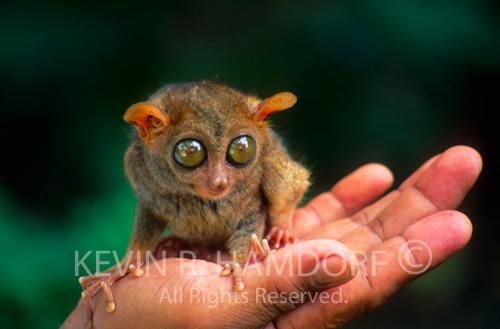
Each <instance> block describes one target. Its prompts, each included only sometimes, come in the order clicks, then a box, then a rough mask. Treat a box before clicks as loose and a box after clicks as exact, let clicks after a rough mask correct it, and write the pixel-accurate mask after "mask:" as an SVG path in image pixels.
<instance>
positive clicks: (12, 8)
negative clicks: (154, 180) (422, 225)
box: [0, 0, 500, 328]
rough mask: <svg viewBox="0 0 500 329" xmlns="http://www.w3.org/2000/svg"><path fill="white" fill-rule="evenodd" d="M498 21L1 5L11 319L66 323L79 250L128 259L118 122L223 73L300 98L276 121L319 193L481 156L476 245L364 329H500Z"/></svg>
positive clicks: (387, 6) (365, 321)
mask: <svg viewBox="0 0 500 329" xmlns="http://www.w3.org/2000/svg"><path fill="white" fill-rule="evenodd" d="M499 17H500V7H499V5H498V3H497V2H495V1H465V0H459V1H457V0H456V1H416V0H400V1H387V0H385V1H384V0H375V1H374V0H372V1H356V2H354V1H317V0H311V1H307V2H306V1H287V2H284V1H266V2H263V1H262V2H235V1H217V2H212V1H211V2H208V1H206V2H202V1H187V2H169V1H163V2H159V1H158V2H156V3H152V4H150V5H146V4H138V3H137V2H120V3H102V2H95V3H92V2H88V1H87V2H78V1H74V2H63V1H45V2H43V3H38V2H35V1H31V2H30V1H27V2H23V3H10V4H9V3H2V4H0V99H1V112H0V119H1V122H2V132H1V133H2V153H3V156H2V160H1V175H0V246H1V248H0V255H1V259H2V260H3V262H4V264H6V265H7V266H6V268H4V269H3V270H2V271H0V289H1V290H0V299H1V300H2V305H3V306H2V307H1V308H0V327H2V328H28V327H29V328H49V327H55V326H58V325H60V324H61V323H62V322H63V321H64V319H65V317H66V316H67V315H68V314H69V313H70V311H71V310H72V309H73V307H74V306H75V305H76V303H77V301H78V299H79V296H80V294H79V293H80V288H79V285H78V282H77V277H76V276H75V252H76V251H78V252H79V253H80V254H79V255H84V254H85V253H86V252H87V251H89V250H92V251H95V250H116V251H117V252H118V254H119V255H120V256H121V255H123V253H124V252H125V249H126V245H127V242H128V238H129V235H130V231H131V226H132V220H133V215H134V207H135V199H134V196H133V194H132V192H131V189H130V187H129V186H128V183H127V181H126V179H125V175H124V173H123V164H122V157H123V154H124V152H125V150H126V147H127V145H128V138H127V135H128V131H129V130H128V127H127V126H126V124H125V123H123V122H122V119H121V116H122V114H123V112H124V111H125V109H126V108H127V107H128V106H129V105H130V104H132V103H134V102H138V101H141V100H144V99H145V98H147V97H148V95H149V94H151V93H152V92H154V91H155V90H156V89H157V88H159V87H160V86H162V85H163V84H165V83H175V82H180V81H189V80H198V79H202V78H213V77H218V78H221V79H223V80H225V81H227V82H229V83H231V84H234V85H235V86H237V87H240V88H241V89H243V90H245V91H250V92H252V93H255V94H256V95H259V96H260V97H262V98H265V97H268V96H269V95H272V94H273V93H277V92H281V91H291V92H293V93H295V94H296V95H297V96H298V99H299V102H298V103H297V105H296V106H295V107H294V109H293V110H291V111H285V112H283V113H282V114H280V115H279V116H278V115H276V117H273V120H274V125H275V128H276V130H278V131H279V132H281V134H282V135H283V136H285V138H286V140H287V141H288V144H289V146H290V148H291V149H292V151H293V153H294V154H295V155H296V157H298V158H303V159H304V162H305V163H307V164H308V165H309V166H310V167H311V168H312V169H313V173H314V178H315V180H316V184H315V185H314V187H313V188H312V190H311V192H310V193H309V197H312V196H314V195H315V194H317V193H318V192H320V191H324V190H326V189H328V188H330V187H331V185H332V184H334V183H335V182H336V181H337V180H338V179H340V178H341V177H343V176H344V175H346V174H347V173H349V172H350V171H352V170H354V169H355V168H356V167H358V166H359V165H362V164H364V163H366V162H381V163H384V164H386V165H388V166H389V167H390V168H391V169H393V171H394V173H395V176H396V182H397V183H400V182H401V181H402V179H404V177H406V175H408V174H409V173H410V172H411V171H412V170H413V169H415V167H416V166H417V165H418V164H420V163H421V162H423V161H424V160H425V159H427V158H429V157H430V156H432V155H433V154H435V153H438V152H442V151H443V150H444V149H445V148H446V147H449V146H452V145H455V144H467V145H471V146H473V147H476V148H477V149H478V150H479V151H480V152H481V153H482V154H483V156H484V160H485V170H484V172H483V176H482V179H481V180H480V181H479V182H478V185H477V186H476V187H475V189H474V190H473V191H472V193H471V194H470V195H469V196H468V198H467V199H466V202H465V204H464V205H463V206H462V208H461V209H462V210H463V211H464V212H466V213H467V214H468V215H469V216H470V217H471V218H472V219H473V222H474V224H475V227H476V232H475V236H474V238H473V240H472V242H471V244H470V245H469V246H468V247H467V248H466V250H465V251H463V252H461V253H459V254H458V255H457V256H455V257H453V258H452V260H451V261H450V262H448V263H447V264H445V265H444V266H442V267H441V268H439V269H438V270H436V271H434V272H433V273H431V274H430V275H428V276H426V277H424V278H422V279H420V280H417V281H416V282H415V283H412V284H411V285H410V287H409V288H408V289H405V290H404V291H403V293H400V294H399V295H398V296H396V297H395V298H393V299H392V300H391V301H389V302H388V303H387V304H386V305H385V306H384V307H383V308H382V309H380V310H378V311H376V312H374V313H373V314H371V315H369V316H366V317H364V318H362V319H360V320H358V321H357V322H356V324H355V325H356V326H357V327H359V328H378V327H391V328H422V327H426V328H442V327H454V328H469V327H483V328H485V327H491V328H493V327H497V326H498V324H499V320H500V311H499V309H500V308H499V306H500V284H499V280H498V277H500V267H499V265H498V264H499V260H500V259H499V258H500V257H499V255H498V245H497V244H495V242H496V241H497V240H495V236H494V234H495V233H497V232H498V229H499V224H498V220H497V219H496V218H494V217H493V216H494V214H495V210H494V208H493V207H494V206H495V205H496V204H498V202H499V201H500V200H499V197H498V192H497V191H498V184H499V183H500V182H499V178H498V174H496V173H495V168H498V167H499V164H500V161H499V156H498V142H499V141H500V138H498V137H499V135H498V128H497V125H498V119H497V118H498V110H499V109H500V100H499V95H500V87H499V85H500V38H499V36H500V24H499ZM495 118H496V119H495ZM107 260H108V261H112V260H113V259H112V257H111V256H109V257H108V258H107ZM92 263H94V264H95V253H93V254H92V256H90V257H89V258H88V260H87V261H86V264H88V265H89V268H90V269H91V270H95V266H94V267H92V266H91V265H90V264H92ZM80 271H82V268H80ZM81 274H83V273H82V272H80V275H81ZM429 301H432V303H430V302H429Z"/></svg>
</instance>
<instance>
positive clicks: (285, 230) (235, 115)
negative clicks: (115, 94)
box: [80, 80, 309, 327]
mask: <svg viewBox="0 0 500 329" xmlns="http://www.w3.org/2000/svg"><path fill="white" fill-rule="evenodd" d="M296 101H297V98H296V97H295V95H293V94H291V93H288V92H285V93H279V94H276V95H274V96H272V97H270V98H267V99H265V100H259V99H257V98H255V97H253V96H251V95H248V94H245V93H242V92H241V91H239V90H237V89H235V88H232V87H230V86H228V85H227V84H225V83H223V82H220V81H218V80H203V81H200V82H191V83H183V84H173V85H168V86H166V87H164V88H163V89H161V90H159V91H158V92H156V93H155V94H154V95H153V96H151V97H150V98H149V100H148V101H147V102H143V103H138V104H134V105H132V106H131V107H130V108H129V109H128V110H127V111H126V113H125V115H124V117H123V118H124V120H125V121H127V122H129V123H131V124H133V125H134V126H135V128H136V133H135V134H134V136H133V142H132V145H131V146H130V148H129V149H128V151H127V152H126V155H125V171H126V174H127V177H128V179H129V180H130V183H131V185H132V187H133V189H134V191H135V193H136V195H137V199H138V202H137V210H136V215H135V219H134V227H133V231H132V236H131V238H130V243H129V246H128V251H129V252H133V255H135V256H133V258H132V259H131V260H130V259H127V260H126V261H127V262H131V265H130V266H129V267H128V269H129V272H133V273H134V275H136V276H140V275H142V270H141V269H140V267H141V266H142V265H143V264H144V261H145V260H146V253H147V252H148V251H151V250H152V249H153V248H154V247H155V245H156V244H157V242H158V241H159V239H160V237H161V236H162V234H163V233H164V231H165V230H168V231H170V232H171V233H172V235H173V236H175V238H173V239H178V240H179V241H183V242H184V243H185V244H188V245H192V246H200V245H201V246H205V247H207V248H208V247H214V246H221V245H223V246H225V247H226V248H227V250H228V251H229V254H230V256H231V257H232V259H233V262H232V265H231V266H226V267H225V268H224V270H223V271H222V273H221V274H222V275H229V274H230V273H231V271H233V272H234V277H235V278H234V290H235V291H242V290H243V289H244V285H243V283H242V280H241V266H242V265H243V264H244V263H245V262H246V260H247V258H248V256H249V253H250V251H251V250H255V251H256V252H258V253H259V254H260V255H261V257H265V256H266V254H267V251H268V250H269V247H268V246H267V241H266V240H262V242H263V245H261V244H260V241H261V239H262V238H263V236H264V232H265V231H266V230H267V232H268V235H267V240H268V241H269V242H270V243H271V246H272V247H274V248H276V249H277V248H279V247H280V246H284V245H288V244H289V243H293V241H294V238H293V236H292V235H291V233H290V228H291V227H290V225H291V219H292V215H293V212H294V209H295V207H296V205H297V203H298V202H299V201H300V199H301V198H302V196H303V194H304V192H305V191H306V189H307V187H308V186H309V181H308V179H309V172H308V171H307V170H306V169H305V168H303V167H302V166H301V165H300V164H298V163H297V162H295V161H293V160H291V159H290V157H289V156H288V154H287V151H286V150H285V148H284V147H283V145H282V143H281V141H280V139H279V138H278V136H277V135H276V134H275V133H274V132H273V131H272V130H271V129H270V128H269V127H267V126H266V123H267V120H268V119H269V117H270V115H271V114H273V113H275V112H278V111H281V110H285V109H288V108H290V107H292V106H293V105H294V104H295V102H296ZM171 245H172V244H171ZM127 254H129V253H127ZM122 263H125V259H124V260H123V261H122ZM110 271H111V275H110V276H108V277H104V278H103V277H100V276H99V277H98V276H92V277H84V278H81V279H80V282H81V283H82V286H83V288H84V289H85V291H84V292H83V293H82V296H83V298H84V300H85V304H86V307H87V310H88V319H87V321H88V322H87V327H91V326H92V300H91V298H92V296H93V295H95V294H96V293H97V292H98V291H99V290H100V289H101V288H102V289H103V290H104V292H105V294H106V296H107V299H108V306H107V309H108V312H113V311H114V309H115V307H116V306H115V303H114V300H113V295H112V293H111V289H110V286H111V284H112V283H113V282H114V281H116V280H117V279H119V278H121V277H122V275H121V274H120V273H119V271H118V270H117V269H116V268H112V269H110Z"/></svg>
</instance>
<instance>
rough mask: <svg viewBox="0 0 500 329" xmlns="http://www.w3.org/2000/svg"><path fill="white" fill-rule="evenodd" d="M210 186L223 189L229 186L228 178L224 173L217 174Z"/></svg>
mask: <svg viewBox="0 0 500 329" xmlns="http://www.w3.org/2000/svg"><path fill="white" fill-rule="evenodd" d="M210 187H212V188H213V189H214V190H223V189H225V188H226V187H227V178H226V176H224V175H217V176H216V177H215V178H213V179H212V181H211V182H210Z"/></svg>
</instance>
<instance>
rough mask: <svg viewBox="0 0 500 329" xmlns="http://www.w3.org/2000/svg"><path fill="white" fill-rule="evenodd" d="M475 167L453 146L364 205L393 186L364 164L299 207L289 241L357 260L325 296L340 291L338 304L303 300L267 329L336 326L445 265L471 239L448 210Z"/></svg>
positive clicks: (461, 219) (469, 155)
mask: <svg viewBox="0 0 500 329" xmlns="http://www.w3.org/2000/svg"><path fill="white" fill-rule="evenodd" d="M481 168H482V161H481V157H480V155H479V154H478V153H477V152H476V151H475V150H473V149H471V148H469V147H465V146H457V147H453V148H450V149H448V150H447V151H446V152H444V153H443V154H440V155H438V156H435V157H434V158H432V159H430V160H429V161H427V162H426V163H425V164H424V165H422V166H421V167H420V168H419V169H418V170H417V171H416V172H415V173H414V174H413V175H411V176H410V177H409V178H408V179H407V180H406V181H405V182H404V183H403V184H401V186H400V187H399V188H398V189H397V190H395V191H393V192H391V193H389V194H388V195H386V196H385V197H383V198H382V199H380V200H378V201H377V202H375V203H373V204H371V205H370V206H368V207H364V205H365V204H366V203H367V201H369V200H370V199H372V198H375V197H377V196H378V195H379V193H380V192H381V191H383V190H385V188H386V187H388V186H389V185H390V184H391V182H392V175H391V173H390V172H389V171H388V170H387V169H386V168H385V167H383V166H380V165H366V166H364V167H361V168H360V169H358V170H356V171H355V172H354V173H352V174H351V175H349V176H347V177H346V178H344V179H343V180H342V181H340V182H339V183H338V184H337V185H335V186H334V188H333V189H332V190H331V191H330V192H326V193H323V194H321V195H319V196H318V197H316V198H315V199H314V200H312V201H311V202H310V203H309V204H308V205H306V206H305V207H304V208H302V209H299V210H298V211H297V213H296V216H295V218H294V229H295V230H294V233H295V234H296V236H298V237H299V238H300V239H301V240H310V239H320V238H329V239H334V240H337V241H339V242H342V243H344V244H345V245H346V246H348V247H349V248H351V249H352V250H353V251H354V252H355V253H356V254H357V255H358V257H360V261H361V266H360V270H359V271H358V275H357V276H356V277H355V278H354V279H353V280H352V281H350V282H348V283H346V284H345V285H342V286H340V287H336V288H333V289H330V290H329V291H328V292H329V293H330V294H335V293H337V294H339V292H341V295H342V302H341V303H335V305H332V304H333V303H332V302H331V301H330V302H329V303H312V302H310V301H309V302H306V303H305V304H304V305H301V306H300V307H299V308H298V309H297V310H296V311H294V312H290V313H288V314H284V315H282V316H280V317H279V318H278V319H276V320H275V321H274V323H273V325H274V326H276V327H279V328H288V327H291V326H292V324H293V327H296V328H302V327H310V328H315V327H335V328H337V327H342V326H343V325H344V324H346V323H348V322H350V321H352V320H353V319H354V318H356V317H359V316H361V315H363V314H365V313H368V312H370V311H371V310H373V309H374V308H376V307H378V306H380V305H381V304H382V303H383V302H384V301H385V300H386V299H387V298H389V297H390V296H391V295H393V294H394V293H395V292H396V291H398V290H399V289H400V288H401V287H402V286H404V285H406V284H408V283H409V282H410V281H413V280H414V279H416V278H417V277H419V276H420V275H423V274H425V273H427V272H429V271H430V270H432V269H433V268H435V267H436V266H438V265H439V264H441V263H443V262H444V261H445V260H447V259H448V258H449V257H450V256H452V255H453V254H454V253H456V252H457V251H458V250H460V249H461V248H462V247H463V246H465V245H466V244H467V242H468V241H469V239H470V236H471V234H472V225H471V223H470V221H469V219H468V218H467V217H466V216H465V215H464V214H462V213H460V212H457V211H453V210H450V209H455V208H456V207H458V206H459V204H460V203H461V201H462V200H463V198H464V197H465V195H466V194H467V192H468V191H469V189H470V188H471V187H472V185H473V184H474V183H475V181H476V179H477V177H478V176H479V173H480V171H481ZM363 207H364V208H363ZM409 241H413V242H412V243H408V242H409ZM427 248H428V249H427ZM410 251H411V252H410ZM407 257H409V258H407ZM411 272H413V273H411Z"/></svg>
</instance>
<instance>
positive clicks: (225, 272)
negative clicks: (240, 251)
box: [220, 264, 233, 276]
mask: <svg viewBox="0 0 500 329" xmlns="http://www.w3.org/2000/svg"><path fill="white" fill-rule="evenodd" d="M232 271H233V268H232V267H231V265H229V264H226V265H224V269H223V270H222V272H220V275H221V276H228V275H229V274H231V272H232Z"/></svg>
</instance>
